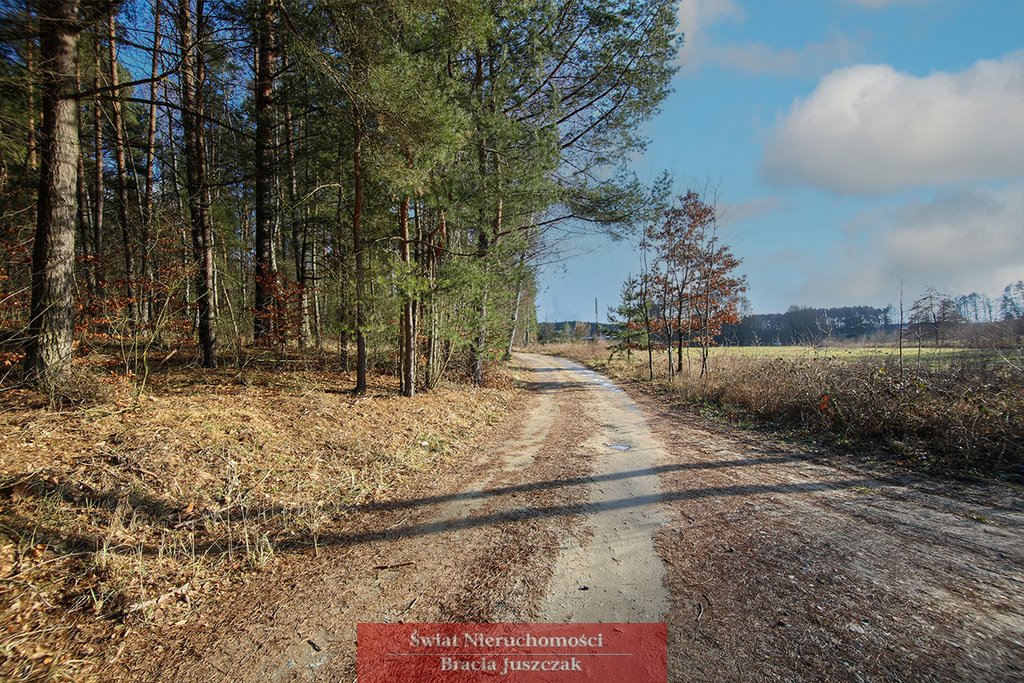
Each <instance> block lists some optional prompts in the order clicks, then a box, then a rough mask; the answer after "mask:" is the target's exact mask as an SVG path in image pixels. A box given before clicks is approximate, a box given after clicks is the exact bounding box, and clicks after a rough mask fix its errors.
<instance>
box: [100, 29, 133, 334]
mask: <svg viewBox="0 0 1024 683" xmlns="http://www.w3.org/2000/svg"><path fill="white" fill-rule="evenodd" d="M107 50H108V52H109V57H110V64H109V66H110V85H111V86H112V87H113V88H114V92H113V95H114V96H113V98H112V100H111V107H110V108H111V112H112V114H113V128H114V161H115V163H116V165H117V220H118V222H119V223H120V224H121V225H120V227H121V240H122V244H123V247H124V282H125V296H127V297H128V318H129V320H138V319H139V315H138V310H137V306H138V302H137V301H136V300H135V245H134V243H133V240H132V235H131V225H130V224H129V222H128V165H127V163H126V162H125V139H124V120H123V117H122V116H121V92H120V90H118V88H117V84H118V74H117V21H116V18H115V17H114V10H113V9H111V12H110V16H109V18H108V20H107Z"/></svg>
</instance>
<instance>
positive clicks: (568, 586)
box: [110, 355, 1024, 681]
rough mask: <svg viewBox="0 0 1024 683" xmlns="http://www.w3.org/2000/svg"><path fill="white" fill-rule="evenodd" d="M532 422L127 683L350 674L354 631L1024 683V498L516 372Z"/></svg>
mask: <svg viewBox="0 0 1024 683" xmlns="http://www.w3.org/2000/svg"><path fill="white" fill-rule="evenodd" d="M517 362H518V364H519V366H520V375H521V377H522V379H523V381H524V383H525V384H526V385H527V387H528V388H529V390H530V392H529V401H528V404H527V405H526V406H525V407H524V409H523V411H522V413H521V414H520V415H518V416H516V418H515V419H512V420H510V421H509V422H508V424H507V425H506V427H505V428H504V430H503V433H501V434H499V435H496V436H495V438H494V439H493V440H492V441H490V442H487V443H483V444H481V447H480V449H479V457H478V458H477V459H476V461H475V462H473V463H472V464H471V467H468V468H467V467H466V464H465V463H464V462H463V463H459V464H458V467H453V468H452V470H451V471H446V472H438V473H436V474H435V475H434V476H433V477H432V478H428V479H427V480H425V482H424V485H423V487H422V492H421V495H417V496H416V497H413V498H409V499H405V500H400V501H394V502H390V503H387V504H384V505H377V506H369V507H367V508H364V509H360V510H356V511H353V516H352V518H351V520H349V522H350V523H349V524H348V525H347V527H346V530H345V531H343V532H338V533H336V534H334V535H333V536H331V537H321V539H320V552H319V555H318V556H314V555H313V554H312V553H311V554H310V555H309V556H307V557H301V558H298V560H299V561H293V562H288V563H284V564H282V565H281V566H280V567H278V569H277V570H276V571H275V572H274V573H273V574H271V575H268V576H265V577H263V578H261V579H258V580H256V581H254V582H253V583H251V584H249V585H247V586H239V587H237V588H236V589H234V590H231V591H227V592H225V593H224V594H222V595H220V596H218V597H217V598H216V599H215V600H212V601H210V602H209V603H207V604H205V605H203V606H202V608H201V610H200V615H201V616H200V618H199V620H198V621H196V622H193V623H189V624H187V625H183V626H179V627H167V628H166V629H164V630H163V631H162V632H161V633H159V634H158V635H159V637H160V639H161V645H160V646H159V650H156V649H154V646H153V640H152V635H149V636H145V637H143V636H139V637H136V638H133V637H129V638H128V639H127V641H126V642H125V644H124V646H123V648H122V649H121V650H120V652H119V653H118V654H117V655H116V658H115V659H113V661H112V663H111V670H110V671H111V675H112V677H114V678H124V679H129V680H181V681H215V680H220V681H264V680H272V681H286V680H353V679H354V678H355V664H354V662H355V625H356V623H358V622H383V621H399V620H401V621H406V622H410V621H474V620H476V621H528V620H544V621H667V622H668V624H669V665H670V671H671V673H670V680H673V681H676V680H678V681H693V680H696V681H700V680H709V681H710V680H757V681H760V680H780V681H781V680H851V681H868V680H925V681H930V680H936V681H938V680H1024V668H1022V664H1021V662H1024V503H1022V497H1021V495H1020V494H1019V491H1014V490H1011V489H1003V488H992V487H988V488H979V487H967V486H963V485H952V484H948V483H936V482H934V481H930V480H924V479H915V478H913V477H909V476H901V477H892V476H889V477H880V476H878V475H877V474H871V473H866V472H863V471H855V470H851V469H841V468H837V467H835V466H832V465H829V464H826V458H827V456H826V455H825V454H817V453H811V452H806V450H802V449H801V448H799V447H797V446H793V445H787V444H783V443H775V442H771V441H769V440H767V439H766V438H761V437H759V436H756V435H751V434H750V433H746V432H741V431H738V430H735V429H731V428H725V427H721V426H715V425H714V424H713V423H710V422H707V421H705V420H703V419H702V418H699V417H696V416H693V415H690V414H686V413H682V412H679V411H673V410H671V409H670V408H669V407H667V406H665V405H662V404H660V403H659V402H658V401H656V400H654V399H651V398H648V397H644V396H643V395H641V394H636V395H633V396H632V397H631V394H627V393H626V392H624V391H623V390H622V389H620V388H618V387H616V386H614V385H613V384H612V383H610V382H609V381H608V380H607V379H605V378H604V377H602V376H600V375H598V374H596V373H593V372H590V371H589V370H587V369H585V368H582V367H581V366H578V365H576V364H574V363H571V362H569V361H565V360H561V359H555V358H550V357H544V356H531V355H522V356H519V357H518V359H517Z"/></svg>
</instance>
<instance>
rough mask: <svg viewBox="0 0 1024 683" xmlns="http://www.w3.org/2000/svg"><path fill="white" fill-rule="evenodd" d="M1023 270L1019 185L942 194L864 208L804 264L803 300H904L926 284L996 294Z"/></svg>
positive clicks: (1022, 190)
mask: <svg viewBox="0 0 1024 683" xmlns="http://www.w3.org/2000/svg"><path fill="white" fill-rule="evenodd" d="M1022 273H1024V185H1014V186H1011V187H1005V188H999V189H992V188H975V189H971V190H959V191H955V192H949V193H944V194H942V195H940V196H938V197H936V198H934V199H933V200H931V201H929V202H915V203H911V204H906V205H903V206H900V207H897V208H890V209H885V210H881V211H869V212H865V213H863V214H861V215H859V216H858V217H857V218H855V219H854V220H853V221H852V222H851V223H850V224H849V225H848V226H846V230H845V233H844V238H843V242H842V243H841V244H840V245H838V246H837V247H836V248H835V249H834V251H833V252H832V254H831V255H829V256H828V257H826V258H825V259H823V260H821V261H820V262H819V263H817V264H816V266H815V267H814V268H813V269H812V270H811V272H810V273H809V276H808V277H807V279H806V281H805V283H804V285H803V286H802V287H801V288H800V292H799V295H798V300H799V301H800V302H801V303H805V304H809V305H843V304H856V303H866V304H884V303H887V302H896V301H897V300H898V297H899V289H900V280H903V281H904V290H905V292H906V298H907V300H909V301H912V300H913V299H914V298H915V297H916V296H917V295H918V294H920V292H922V291H923V290H924V289H925V288H926V287H936V288H937V289H939V290H940V291H942V292H945V293H947V294H950V295H957V294H966V293H969V292H972V291H978V292H987V293H989V294H997V293H998V292H1000V291H1001V290H1002V288H1003V287H1004V286H1005V285H1007V284H1008V283H1010V282H1013V281H1016V280H1019V279H1020V278H1021V274H1022Z"/></svg>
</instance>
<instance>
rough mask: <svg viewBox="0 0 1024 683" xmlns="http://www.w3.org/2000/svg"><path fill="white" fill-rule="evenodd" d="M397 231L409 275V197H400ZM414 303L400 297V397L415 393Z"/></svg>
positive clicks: (407, 298) (409, 296) (406, 293)
mask: <svg viewBox="0 0 1024 683" xmlns="http://www.w3.org/2000/svg"><path fill="white" fill-rule="evenodd" d="M398 223H399V231H400V235H401V238H402V249H401V253H402V263H404V264H405V267H406V271H407V273H408V274H411V271H412V257H411V254H410V251H409V197H408V195H406V196H404V197H402V203H401V207H400V208H399V218H398ZM415 313H416V311H415V302H414V301H413V297H412V295H411V294H409V293H408V292H405V293H403V295H402V396H413V395H414V394H415V393H416V315H415Z"/></svg>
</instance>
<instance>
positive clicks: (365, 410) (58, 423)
mask: <svg viewBox="0 0 1024 683" xmlns="http://www.w3.org/2000/svg"><path fill="white" fill-rule="evenodd" d="M324 365H325V364H324V361H323V360H322V359H310V358H302V357H292V358H287V359H259V358H254V359H253V360H252V362H250V363H248V364H247V365H246V366H245V367H243V368H242V369H237V368H236V369H230V370H220V371H213V372H208V371H199V370H197V369H195V368H191V367H183V366H173V365H172V364H171V363H167V364H165V365H164V366H160V367H158V368H157V371H156V372H154V373H153V374H152V375H151V376H150V377H149V378H148V383H147V384H146V386H145V388H142V387H141V383H140V381H139V378H136V377H132V376H130V375H129V376H126V375H125V374H123V370H122V371H120V372H119V371H118V370H117V361H116V359H112V358H108V357H105V356H103V355H102V354H100V353H93V354H92V355H90V356H87V357H86V358H84V359H82V360H81V361H80V362H79V366H80V367H79V368H78V369H77V370H76V373H77V374H76V383H77V385H78V386H86V385H87V384H88V382H86V381H85V380H84V379H83V377H87V376H88V377H91V380H90V381H91V382H92V383H94V384H95V385H96V388H95V389H94V390H93V391H91V392H84V394H83V392H81V391H77V392H76V394H75V397H74V400H69V399H65V400H62V401H59V402H56V404H55V403H54V401H53V397H49V396H43V395H39V394H35V393H32V392H30V391H27V390H11V391H6V392H3V393H0V434H2V438H0V443H2V446H0V500H2V509H0V604H2V605H4V607H3V608H0V679H3V680H25V681H28V680H64V679H67V680H80V679H82V678H84V677H87V676H88V672H89V671H91V670H93V669H92V665H91V663H90V662H89V661H88V660H89V658H90V654H91V653H90V650H91V649H92V645H91V644H90V643H95V641H96V638H97V634H101V635H104V637H106V635H107V634H109V635H112V636H114V637H116V636H117V635H118V634H123V633H124V632H125V629H126V628H128V627H133V628H139V627H145V625H147V624H151V623H181V622H184V621H187V620H188V619H189V618H190V617H191V615H192V614H193V612H194V604H195V603H196V601H197V600H201V599H202V596H203V595H204V594H207V593H209V592H211V591H215V590H217V588H218V586H219V585H221V584H224V583H226V582H231V581H236V580H239V579H240V577H244V576H245V575H246V574H247V573H249V572H252V571H257V570H261V569H265V568H268V567H272V566H274V564H275V563H276V562H278V561H279V560H280V558H281V557H282V556H284V555H288V554H290V553H293V552H296V551H300V550H305V549H312V550H313V551H314V552H316V551H318V549H319V538H320V536H321V535H322V534H325V533H326V532H329V531H336V530H338V529H340V528H344V526H345V524H346V520H347V519H348V518H349V517H350V516H351V515H352V514H353V511H354V510H355V509H356V506H359V505H360V504H365V503H369V502H381V501H386V500H388V499H390V498H392V497H394V496H396V495H399V494H401V493H402V492H403V490H405V489H407V488H408V487H409V486H412V485H413V484H414V483H415V482H416V481H419V480H422V479H425V478H426V477H427V476H429V475H430V474H431V473H432V472H433V471H434V470H435V469H436V468H437V467H438V466H439V465H441V464H443V463H448V462H451V461H452V460H453V459H455V458H458V457H459V456H460V455H461V454H462V452H463V449H464V447H465V446H466V445H467V444H468V443H469V442H470V440H471V439H472V438H474V436H475V435H476V434H478V433H480V431H481V430H483V429H485V428H486V427H487V426H488V425H490V424H494V423H495V422H496V421H497V420H499V419H500V418H501V417H502V415H503V414H504V413H505V412H506V409H507V407H508V405H509V403H510V402H511V401H512V399H513V397H514V395H515V390H513V389H512V388H511V387H510V386H509V385H502V386H498V387H492V388H484V389H476V388H472V387H466V386H452V385H449V386H442V387H440V388H438V389H437V390H436V391H434V392H432V393H430V394H425V395H420V396H418V397H416V398H413V399H402V398H400V397H398V396H397V395H396V394H397V385H396V384H395V382H394V381H393V380H392V379H391V378H384V377H374V378H372V379H371V387H370V391H369V393H368V394H367V395H366V396H364V397H355V396H352V395H351V394H349V393H348V392H347V389H348V388H349V387H351V386H352V385H353V380H354V378H353V377H352V376H350V375H349V374H348V373H344V372H341V371H340V370H337V369H331V368H326V369H324ZM499 384H501V383H500V382H499ZM69 393H70V392H69ZM87 396H91V397H92V399H93V400H85V397H87ZM53 406H56V407H57V408H58V409H53ZM61 406H63V408H61Z"/></svg>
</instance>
